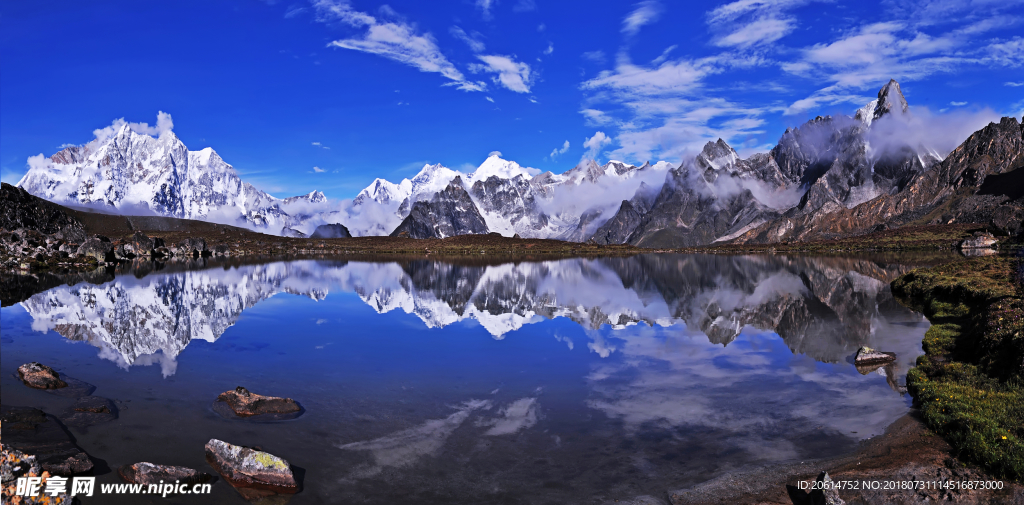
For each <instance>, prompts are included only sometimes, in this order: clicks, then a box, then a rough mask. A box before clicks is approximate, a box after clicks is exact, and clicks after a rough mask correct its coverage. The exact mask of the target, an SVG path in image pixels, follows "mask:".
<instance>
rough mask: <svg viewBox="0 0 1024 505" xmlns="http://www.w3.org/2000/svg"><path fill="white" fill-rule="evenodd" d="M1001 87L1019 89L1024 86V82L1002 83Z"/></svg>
mask: <svg viewBox="0 0 1024 505" xmlns="http://www.w3.org/2000/svg"><path fill="white" fill-rule="evenodd" d="M1003 86H1010V87H1011V88H1019V87H1021V86H1024V82H1013V81H1007V82H1004V83H1003Z"/></svg>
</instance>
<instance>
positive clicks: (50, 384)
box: [18, 361, 68, 389]
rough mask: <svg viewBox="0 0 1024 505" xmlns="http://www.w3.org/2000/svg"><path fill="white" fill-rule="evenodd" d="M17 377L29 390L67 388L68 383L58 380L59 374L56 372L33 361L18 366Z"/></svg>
mask: <svg viewBox="0 0 1024 505" xmlns="http://www.w3.org/2000/svg"><path fill="white" fill-rule="evenodd" d="M18 376H19V377H21V381H22V382H24V383H25V385H26V386H28V387H30V388H36V389H60V388H66V387H68V383H67V382H64V381H62V380H61V379H60V374H58V373H57V371H56V370H54V369H52V368H50V367H48V366H46V365H44V364H42V363H36V362H35V361H33V362H31V363H25V364H24V365H21V366H19V367H18Z"/></svg>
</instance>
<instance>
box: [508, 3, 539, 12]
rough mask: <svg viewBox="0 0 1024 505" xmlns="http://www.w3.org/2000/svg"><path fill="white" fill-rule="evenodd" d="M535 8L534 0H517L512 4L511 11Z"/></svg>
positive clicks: (532, 9)
mask: <svg viewBox="0 0 1024 505" xmlns="http://www.w3.org/2000/svg"><path fill="white" fill-rule="evenodd" d="M534 10H537V2H535V1H534V0H519V1H518V2H516V4H515V5H513V6H512V12H529V11H534Z"/></svg>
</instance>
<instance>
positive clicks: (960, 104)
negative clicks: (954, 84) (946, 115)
mask: <svg viewBox="0 0 1024 505" xmlns="http://www.w3.org/2000/svg"><path fill="white" fill-rule="evenodd" d="M949 104H950V105H952V106H953V107H963V106H964V105H967V102H949Z"/></svg>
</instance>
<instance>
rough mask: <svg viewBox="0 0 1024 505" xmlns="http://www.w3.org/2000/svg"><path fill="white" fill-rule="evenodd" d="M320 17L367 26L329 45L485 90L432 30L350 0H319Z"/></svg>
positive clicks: (465, 88) (470, 88) (464, 87)
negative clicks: (354, 7)
mask: <svg viewBox="0 0 1024 505" xmlns="http://www.w3.org/2000/svg"><path fill="white" fill-rule="evenodd" d="M314 5H315V6H316V9H317V19H318V20H320V21H323V22H329V21H340V22H342V23H345V24H347V25H349V26H352V27H355V28H366V32H365V33H363V34H362V35H361V36H360V37H355V38H348V39H340V40H335V41H333V42H331V43H329V44H327V46H328V47H340V48H344V49H352V50H354V51H362V52H365V53H370V54H376V55H378V56H383V57H385V58H388V59H391V60H394V61H397V62H400V63H404V64H406V65H409V66H411V67H414V68H416V69H418V70H419V71H421V72H431V73H439V74H441V75H443V76H444V77H446V78H448V79H449V80H451V81H452V82H451V83H449V84H448V85H449V86H455V87H456V88H458V89H461V90H463V91H483V90H484V88H485V87H486V85H485V84H484V83H482V82H470V81H467V80H466V79H465V77H464V76H463V75H462V72H459V70H458V69H457V68H455V65H453V64H452V63H451V62H450V61H448V59H447V58H446V57H445V56H444V54H443V53H441V49H440V48H439V47H438V46H437V41H436V40H434V37H433V36H432V35H431V34H430V33H424V34H419V33H417V31H416V27H415V26H413V25H411V24H408V23H406V22H404V21H400V20H396V21H390V22H389V21H381V20H378V19H377V18H375V17H373V16H371V15H369V14H366V13H364V12H359V11H355V10H352V8H351V7H350V6H349V5H348V3H346V2H343V1H340V0H315V3H314ZM382 13H383V14H393V11H391V9H390V8H389V9H382Z"/></svg>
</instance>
